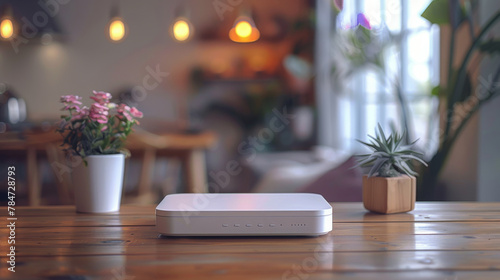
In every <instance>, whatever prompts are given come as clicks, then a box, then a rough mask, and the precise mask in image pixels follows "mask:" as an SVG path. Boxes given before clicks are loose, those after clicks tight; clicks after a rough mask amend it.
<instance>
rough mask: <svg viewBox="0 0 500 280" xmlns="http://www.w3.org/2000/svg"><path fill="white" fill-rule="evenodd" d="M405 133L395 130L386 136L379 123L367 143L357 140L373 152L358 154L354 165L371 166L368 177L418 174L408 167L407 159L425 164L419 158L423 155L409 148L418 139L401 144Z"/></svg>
mask: <svg viewBox="0 0 500 280" xmlns="http://www.w3.org/2000/svg"><path fill="white" fill-rule="evenodd" d="M405 134H406V132H403V133H402V134H401V135H400V134H398V133H397V132H395V133H392V134H391V135H389V137H386V136H385V133H384V131H383V129H382V127H381V126H380V124H379V125H378V131H377V130H375V137H373V136H371V135H368V137H370V138H371V140H370V142H369V143H367V142H363V141H360V140H358V142H360V143H361V144H363V145H365V146H367V147H368V148H370V149H371V150H373V152H372V153H371V154H364V155H358V157H359V159H358V160H357V165H356V167H358V166H369V167H371V168H370V172H369V173H368V177H372V176H378V177H398V176H401V175H402V174H406V175H408V176H416V175H418V174H417V172H415V171H413V169H412V168H411V167H410V165H409V164H408V161H411V160H417V161H419V162H421V163H422V164H424V165H425V166H427V164H426V163H425V161H424V160H422V159H421V157H422V156H423V155H422V154H421V153H418V152H415V151H413V150H412V149H411V148H412V146H413V145H414V144H415V143H416V142H417V141H418V139H417V140H415V141H414V142H412V143H411V144H409V145H403V144H402V143H403V142H404V139H405Z"/></svg>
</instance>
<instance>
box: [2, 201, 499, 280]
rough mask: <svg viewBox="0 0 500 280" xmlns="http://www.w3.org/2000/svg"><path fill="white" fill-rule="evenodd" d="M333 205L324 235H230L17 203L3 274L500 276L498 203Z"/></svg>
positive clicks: (129, 211)
mask: <svg viewBox="0 0 500 280" xmlns="http://www.w3.org/2000/svg"><path fill="white" fill-rule="evenodd" d="M333 207H334V219H333V232H331V233H330V234H328V235H325V236H321V237H232V238H227V237H225V238H223V237H220V238H215V237H210V238H208V237H203V238H201V237H199V238H183V237H177V238H167V237H159V236H158V234H157V233H156V230H155V227H154V224H155V216H154V208H155V207H154V206H122V210H121V212H120V213H117V214H102V215H91V214H76V213H75V209H74V207H70V206H53V207H50V206H48V207H36V208H35V207H31V208H30V207H25V208H23V207H19V208H18V209H17V215H16V216H17V218H18V220H17V221H16V261H17V265H16V272H15V273H12V272H10V271H7V267H6V265H5V264H6V260H7V258H6V252H7V248H8V247H7V244H6V240H7V234H8V229H7V228H6V227H5V226H3V227H1V228H0V232H1V236H2V237H1V245H0V248H1V254H0V259H1V262H2V266H1V270H0V278H1V279H9V278H13V277H14V276H15V278H17V279H39V278H37V277H40V278H42V279H115V280H120V279H128V280H132V279H136V280H142V279H212V278H214V279H231V280H233V279H332V278H333V277H335V279H384V280H386V279H449V280H452V279H495V280H498V279H500V278H499V277H500V203H438V202H436V203H417V206H416V209H415V210H414V211H413V212H410V213H405V214H392V215H378V214H371V213H368V212H366V211H365V210H364V209H363V207H362V205H361V204H360V203H334V204H333ZM6 212H7V211H6V210H5V208H4V207H2V211H1V214H2V215H6ZM1 219H3V221H4V222H3V223H4V224H6V223H7V222H6V217H5V216H2V217H1ZM82 275H85V276H90V278H84V277H81V276H82ZM337 277H338V278H337Z"/></svg>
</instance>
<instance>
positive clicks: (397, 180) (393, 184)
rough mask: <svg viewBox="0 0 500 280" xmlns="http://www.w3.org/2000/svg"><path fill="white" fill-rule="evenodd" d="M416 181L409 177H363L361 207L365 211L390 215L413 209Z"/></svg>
mask: <svg viewBox="0 0 500 280" xmlns="http://www.w3.org/2000/svg"><path fill="white" fill-rule="evenodd" d="M416 185H417V179H416V178H415V177H410V176H406V175H403V176H399V177H391V178H385V177H368V176H367V175H364V176H363V205H364V206H365V208H366V209H367V210H370V211H372V212H377V213H383V214H390V213H402V212H408V211H411V210H413V208H415V196H416Z"/></svg>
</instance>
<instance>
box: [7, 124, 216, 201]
mask: <svg viewBox="0 0 500 280" xmlns="http://www.w3.org/2000/svg"><path fill="white" fill-rule="evenodd" d="M19 135H21V134H19V133H8V134H7V133H5V134H0V153H3V152H26V162H27V169H26V174H27V178H26V181H27V185H28V198H29V205H30V206H38V205H40V204H41V184H40V178H39V170H38V169H39V166H38V161H37V154H38V153H40V152H45V153H46V154H47V158H48V161H49V163H50V165H51V167H52V168H53V170H54V172H55V173H56V175H57V176H58V178H57V179H58V180H56V183H57V189H58V192H59V198H60V199H61V200H62V203H65V204H67V203H69V202H70V199H69V196H70V195H69V191H68V189H69V187H68V182H66V181H69V178H70V177H68V176H65V177H64V180H63V179H61V178H62V177H61V178H59V176H62V175H69V174H65V173H67V172H61V171H65V170H68V168H67V167H65V165H66V162H65V158H64V156H62V155H59V154H58V153H59V152H60V147H59V145H60V144H61V143H62V140H61V139H62V138H61V135H59V134H58V133H55V132H54V131H48V132H29V133H25V134H22V138H19ZM216 140H217V137H216V136H215V134H214V133H212V132H207V131H205V132H200V133H181V132H178V133H164V134H152V133H149V132H147V131H144V130H138V132H136V133H132V134H130V135H129V138H128V139H127V143H126V145H127V146H126V147H127V149H129V150H131V151H132V152H133V153H135V152H137V153H139V154H141V155H142V156H143V160H142V170H141V175H140V179H139V182H140V183H139V186H138V189H139V190H138V195H139V196H141V195H145V194H147V193H148V192H149V191H150V190H151V184H152V182H151V179H152V177H153V174H152V173H153V170H154V163H155V160H156V156H157V155H163V156H169V157H177V158H179V159H180V160H181V162H182V164H183V169H184V175H185V176H184V177H185V180H186V190H185V191H186V192H207V191H208V190H207V189H208V188H207V177H206V163H205V150H206V149H207V148H210V147H211V146H213V145H214V144H215V142H216ZM61 168H62V169H61ZM69 170H71V169H69Z"/></svg>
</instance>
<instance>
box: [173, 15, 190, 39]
mask: <svg viewBox="0 0 500 280" xmlns="http://www.w3.org/2000/svg"><path fill="white" fill-rule="evenodd" d="M172 31H173V33H174V38H175V39H176V40H177V41H185V40H187V39H188V38H189V35H190V34H191V31H190V30H189V24H188V23H187V22H186V21H185V20H182V19H180V20H178V21H176V22H175V23H174V26H173V27H172Z"/></svg>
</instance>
